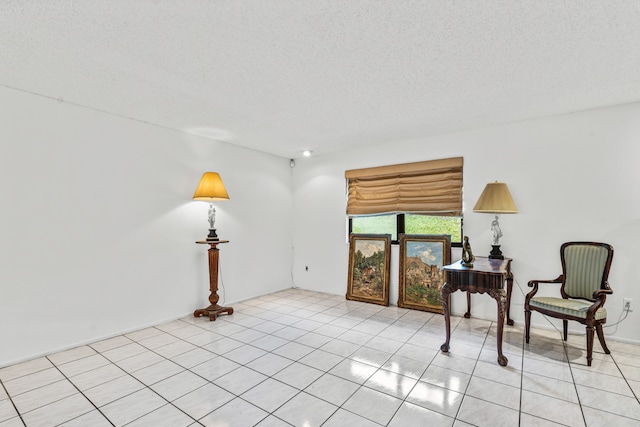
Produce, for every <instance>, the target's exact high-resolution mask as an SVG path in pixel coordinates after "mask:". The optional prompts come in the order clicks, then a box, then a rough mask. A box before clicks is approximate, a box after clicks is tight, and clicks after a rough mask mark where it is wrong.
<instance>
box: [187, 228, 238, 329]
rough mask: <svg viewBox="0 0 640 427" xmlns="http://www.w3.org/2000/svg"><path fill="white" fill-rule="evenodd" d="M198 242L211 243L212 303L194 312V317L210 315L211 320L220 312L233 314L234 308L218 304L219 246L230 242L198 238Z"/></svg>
mask: <svg viewBox="0 0 640 427" xmlns="http://www.w3.org/2000/svg"><path fill="white" fill-rule="evenodd" d="M196 243H198V244H202V245H209V246H211V247H210V248H209V251H208V252H209V291H210V292H211V294H210V295H209V302H210V303H211V305H210V306H209V307H207V308H200V309H198V310H196V311H194V312H193V315H194V317H200V316H209V320H210V321H211V320H216V317H218V315H219V314H220V313H227V314H233V308H231V307H222V306H219V305H218V300H219V299H220V297H219V296H218V256H219V252H220V250H219V249H218V248H217V246H218V245H219V244H221V243H229V241H228V240H198V241H197V242H196Z"/></svg>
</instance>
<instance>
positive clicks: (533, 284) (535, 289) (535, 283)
mask: <svg viewBox="0 0 640 427" xmlns="http://www.w3.org/2000/svg"><path fill="white" fill-rule="evenodd" d="M562 280H563V278H562V274H561V275H559V276H558V277H556V278H555V279H552V280H529V283H527V285H528V286H529V287H530V288H533V289H532V290H531V292H529V293H528V294H527V295H525V297H524V306H525V308H526V309H527V310H528V309H529V300H531V298H533V297H534V295H535V294H536V292H538V284H539V283H562Z"/></svg>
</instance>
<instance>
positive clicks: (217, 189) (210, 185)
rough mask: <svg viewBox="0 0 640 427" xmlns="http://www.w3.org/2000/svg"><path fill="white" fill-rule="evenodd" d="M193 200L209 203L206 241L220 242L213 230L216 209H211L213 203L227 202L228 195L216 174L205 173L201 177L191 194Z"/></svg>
mask: <svg viewBox="0 0 640 427" xmlns="http://www.w3.org/2000/svg"><path fill="white" fill-rule="evenodd" d="M193 200H204V201H206V202H209V235H208V236H207V241H217V240H220V239H218V235H217V234H216V229H215V223H216V208H215V207H213V201H214V200H229V195H228V194H227V190H226V189H225V188H224V184H223V183H222V179H221V178H220V175H219V174H218V172H205V173H204V174H203V175H202V178H201V179H200V183H199V184H198V188H196V192H195V193H194V194H193Z"/></svg>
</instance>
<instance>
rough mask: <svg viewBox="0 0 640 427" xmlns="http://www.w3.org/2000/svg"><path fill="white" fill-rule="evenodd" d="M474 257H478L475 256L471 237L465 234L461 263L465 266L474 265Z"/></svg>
mask: <svg viewBox="0 0 640 427" xmlns="http://www.w3.org/2000/svg"><path fill="white" fill-rule="evenodd" d="M474 259H476V257H474V256H473V251H472V250H471V244H470V243H469V237H468V236H464V243H463V244H462V260H461V261H460V263H461V264H462V265H463V266H464V267H473V260H474Z"/></svg>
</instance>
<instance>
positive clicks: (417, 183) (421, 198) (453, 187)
mask: <svg viewBox="0 0 640 427" xmlns="http://www.w3.org/2000/svg"><path fill="white" fill-rule="evenodd" d="M462 165H463V158H462V157H453V158H449V159H441V160H430V161H426V162H416V163H404V164H400V165H390V166H380V167H373V168H365V169H353V170H348V171H345V178H347V183H348V201H347V214H348V215H371V214H382V213H393V212H407V213H423V214H429V215H439V216H461V215H462Z"/></svg>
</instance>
